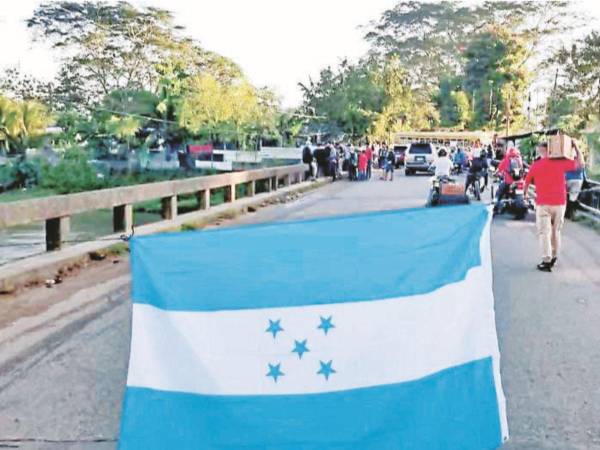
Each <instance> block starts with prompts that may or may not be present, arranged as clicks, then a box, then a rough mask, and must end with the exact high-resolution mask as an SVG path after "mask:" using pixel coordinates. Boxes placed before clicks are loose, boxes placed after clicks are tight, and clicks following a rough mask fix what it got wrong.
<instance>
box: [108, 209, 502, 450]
mask: <svg viewBox="0 0 600 450" xmlns="http://www.w3.org/2000/svg"><path fill="white" fill-rule="evenodd" d="M489 227H490V214H489V211H488V210H487V209H486V208H484V207H483V206H475V205H473V206H464V207H463V206H457V207H450V208H430V209H419V210H402V211H392V212H378V213H369V214H362V215H353V216H344V217H334V218H324V219H317V220H307V221H300V222H290V223H274V224H266V225H258V226H246V227H240V228H230V229H217V230H210V231H202V232H187V233H175V234H164V235H155V236H147V237H140V238H136V239H134V240H133V242H132V272H133V294H132V296H133V330H132V338H131V356H130V363H129V375H128V379H127V389H126V392H125V400H124V409H123V415H122V426H121V437H120V442H119V448H120V449H121V450H133V449H140V450H152V449H174V450H186V449H232V450H241V449H257V450H258V449H260V450H263V449H273V450H288V449H348V450H350V449H352V450H365V449H367V450H369V449H377V450H379V449H390V450H392V449H393V450H397V449H427V450H433V449H452V450H454V449H462V450H464V449H476V450H481V449H495V448H498V447H500V446H501V445H502V442H503V441H504V440H506V439H507V437H508V432H507V423H506V413H505V400H504V395H503V393H502V388H501V384H500V371H499V352H498V341H497V337H496V328H495V322H494V298H493V293H492V267H491V258H490V230H489Z"/></svg>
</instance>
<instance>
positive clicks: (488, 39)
mask: <svg viewBox="0 0 600 450" xmlns="http://www.w3.org/2000/svg"><path fill="white" fill-rule="evenodd" d="M464 57H465V66H464V78H463V81H462V89H463V91H465V92H467V93H469V94H471V96H472V97H471V99H472V100H471V101H472V102H473V103H474V104H473V103H472V110H473V116H472V118H471V123H470V127H471V128H474V129H479V128H482V127H484V128H499V127H502V126H503V125H504V126H505V125H506V123H507V121H509V122H510V123H509V126H510V124H513V123H514V124H518V123H519V121H521V122H522V121H523V119H524V118H523V116H522V112H521V110H522V106H523V100H524V97H525V92H526V90H527V87H528V85H529V81H530V74H529V72H528V70H527V66H526V59H527V48H526V45H525V42H524V41H523V39H522V38H520V37H519V36H516V35H514V34H512V33H511V32H509V31H508V30H507V29H505V28H503V27H488V28H487V29H486V30H484V31H482V32H480V33H478V34H477V35H476V36H475V37H474V38H473V40H472V41H471V42H470V44H469V46H468V47H467V49H466V50H465V53H464Z"/></svg>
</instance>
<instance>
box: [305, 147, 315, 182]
mask: <svg viewBox="0 0 600 450" xmlns="http://www.w3.org/2000/svg"><path fill="white" fill-rule="evenodd" d="M313 159H314V158H313V153H312V148H311V146H310V141H306V144H305V145H304V148H303V149H302V162H303V163H304V164H307V165H308V176H309V178H310V179H311V180H314V179H315V173H314V167H313Z"/></svg>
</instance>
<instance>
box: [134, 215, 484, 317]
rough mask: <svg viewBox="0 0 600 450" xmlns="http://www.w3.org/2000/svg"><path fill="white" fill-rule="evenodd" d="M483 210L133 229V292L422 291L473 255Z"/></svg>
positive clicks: (294, 302)
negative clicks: (146, 232) (136, 234)
mask: <svg viewBox="0 0 600 450" xmlns="http://www.w3.org/2000/svg"><path fill="white" fill-rule="evenodd" d="M487 217H488V212H487V210H486V208H485V207H484V206H482V205H470V206H455V207H449V208H428V209H425V208H421V209H414V210H401V211H391V212H377V213H369V214H361V215H353V216H344V217H335V218H325V219H317V220H307V221H300V222H284V223H277V224H268V225H255V226H246V227H239V228H229V229H220V230H210V231H201V232H186V233H173V234H166V235H154V236H146V237H140V238H135V239H133V241H132V263H131V264H132V273H133V292H132V297H133V300H134V301H135V302H136V303H147V304H151V305H153V306H156V307H158V308H162V309H165V310H176V311H218V310H230V309H254V308H271V307H286V306H302V305H318V304H327V303H341V302H352V301H365V300H374V299H383V298H394V297H401V296H408V295H417V294H424V293H427V292H431V291H433V290H435V289H437V288H439V287H441V286H444V285H446V284H449V283H453V282H457V281H461V280H463V279H464V277H465V275H466V273H467V271H468V270H469V269H470V268H472V267H475V266H478V265H479V264H480V255H479V244H480V238H481V233H482V230H483V229H484V226H485V224H486V220H487ZM373 230H377V231H376V232H373ZM449 255H462V257H461V258H454V259H453V263H452V264H448V261H449V260H450V258H449ZM367 280H368V282H367Z"/></svg>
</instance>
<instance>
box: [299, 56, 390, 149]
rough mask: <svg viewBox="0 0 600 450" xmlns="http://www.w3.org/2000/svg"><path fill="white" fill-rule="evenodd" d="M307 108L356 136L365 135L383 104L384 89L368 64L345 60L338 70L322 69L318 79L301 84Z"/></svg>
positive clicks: (355, 137) (353, 136) (351, 135)
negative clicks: (351, 62)
mask: <svg viewBox="0 0 600 450" xmlns="http://www.w3.org/2000/svg"><path fill="white" fill-rule="evenodd" d="M300 87H301V89H302V90H303V92H304V108H305V109H307V108H308V109H310V110H311V111H312V110H314V112H315V113H316V114H317V115H318V116H325V117H326V118H327V120H328V121H330V122H331V124H332V125H336V126H338V127H339V128H341V129H342V130H343V131H344V132H345V133H347V134H348V135H349V136H350V137H352V138H353V139H357V138H360V137H362V136H364V135H365V134H366V132H367V130H368V129H369V128H370V126H371V124H372V123H373V121H374V120H375V119H376V113H378V112H380V111H381V109H382V106H383V100H384V91H383V87H382V85H381V84H379V83H377V81H376V79H375V72H374V70H373V67H369V65H368V64H366V63H362V64H356V65H355V64H349V63H348V62H347V61H343V62H342V64H341V65H340V67H339V70H338V71H334V70H333V69H332V68H331V67H327V68H326V69H323V70H322V71H321V73H320V74H319V79H318V80H317V81H313V80H311V79H309V83H308V84H300Z"/></svg>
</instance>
